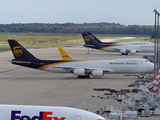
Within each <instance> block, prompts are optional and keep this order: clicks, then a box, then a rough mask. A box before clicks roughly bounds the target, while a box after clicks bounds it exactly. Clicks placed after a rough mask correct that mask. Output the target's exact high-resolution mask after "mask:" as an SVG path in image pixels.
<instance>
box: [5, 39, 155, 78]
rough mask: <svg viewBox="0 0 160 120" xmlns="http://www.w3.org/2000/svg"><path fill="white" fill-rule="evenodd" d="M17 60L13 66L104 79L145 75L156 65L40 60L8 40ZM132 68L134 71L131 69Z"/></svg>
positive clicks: (136, 60)
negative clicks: (105, 77) (111, 74)
mask: <svg viewBox="0 0 160 120" xmlns="http://www.w3.org/2000/svg"><path fill="white" fill-rule="evenodd" d="M8 42H9V45H10V47H11V50H12V53H13V55H14V58H15V59H12V60H11V63H12V64H16V65H21V66H25V67H29V68H34V69H38V70H45V71H49V72H58V73H73V74H74V75H77V76H78V78H81V77H83V78H84V77H85V78H89V77H90V75H92V76H93V77H102V76H103V75H104V74H107V73H113V74H115V73H117V74H118V73H119V74H123V73H125V74H126V73H145V72H150V71H153V68H154V65H153V63H151V62H149V61H148V60H147V59H142V58H128V59H116V60H40V59H37V58H36V57H34V56H33V55H32V54H31V53H30V52H29V51H27V50H26V49H25V48H24V47H23V46H21V45H20V44H19V43H18V42H17V41H15V40H8ZM131 68H132V69H131Z"/></svg>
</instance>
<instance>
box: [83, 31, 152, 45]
mask: <svg viewBox="0 0 160 120" xmlns="http://www.w3.org/2000/svg"><path fill="white" fill-rule="evenodd" d="M86 34H88V35H89V36H90V37H91V38H92V39H93V40H95V41H96V42H97V43H99V44H130V45H145V44H153V43H152V42H123V43H120V42H102V41H101V40H99V39H98V38H97V37H96V36H95V35H93V34H92V33H91V32H86Z"/></svg>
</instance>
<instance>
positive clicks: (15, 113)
mask: <svg viewBox="0 0 160 120" xmlns="http://www.w3.org/2000/svg"><path fill="white" fill-rule="evenodd" d="M0 120H105V119H104V118H103V117H101V116H99V115H97V114H94V113H91V112H89V111H85V110H80V109H76V108H70V107H59V106H29V105H0Z"/></svg>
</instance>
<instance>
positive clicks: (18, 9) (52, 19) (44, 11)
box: [0, 0, 160, 25]
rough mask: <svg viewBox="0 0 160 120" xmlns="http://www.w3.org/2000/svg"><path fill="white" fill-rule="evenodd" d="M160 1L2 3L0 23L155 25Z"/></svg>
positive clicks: (21, 0)
mask: <svg viewBox="0 0 160 120" xmlns="http://www.w3.org/2000/svg"><path fill="white" fill-rule="evenodd" d="M154 9H159V11H160V0H0V24H12V23H53V24H54V23H68V22H70V23H99V22H108V23H120V24H122V25H154V16H155V14H154V12H153V10H154Z"/></svg>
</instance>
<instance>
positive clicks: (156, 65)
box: [154, 9, 160, 98]
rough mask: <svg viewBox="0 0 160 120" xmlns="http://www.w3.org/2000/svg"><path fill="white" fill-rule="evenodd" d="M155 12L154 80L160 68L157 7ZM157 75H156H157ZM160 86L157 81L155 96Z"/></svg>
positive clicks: (158, 14)
mask: <svg viewBox="0 0 160 120" xmlns="http://www.w3.org/2000/svg"><path fill="white" fill-rule="evenodd" d="M154 12H155V27H154V80H155V79H156V78H157V77H158V79H159V74H158V73H159V69H160V51H159V16H160V12H158V9H154ZM157 75H158V76H157ZM159 88H160V83H159V82H158V88H157V90H156V95H155V96H154V98H155V97H157V95H158V93H159V92H160V91H159Z"/></svg>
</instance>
